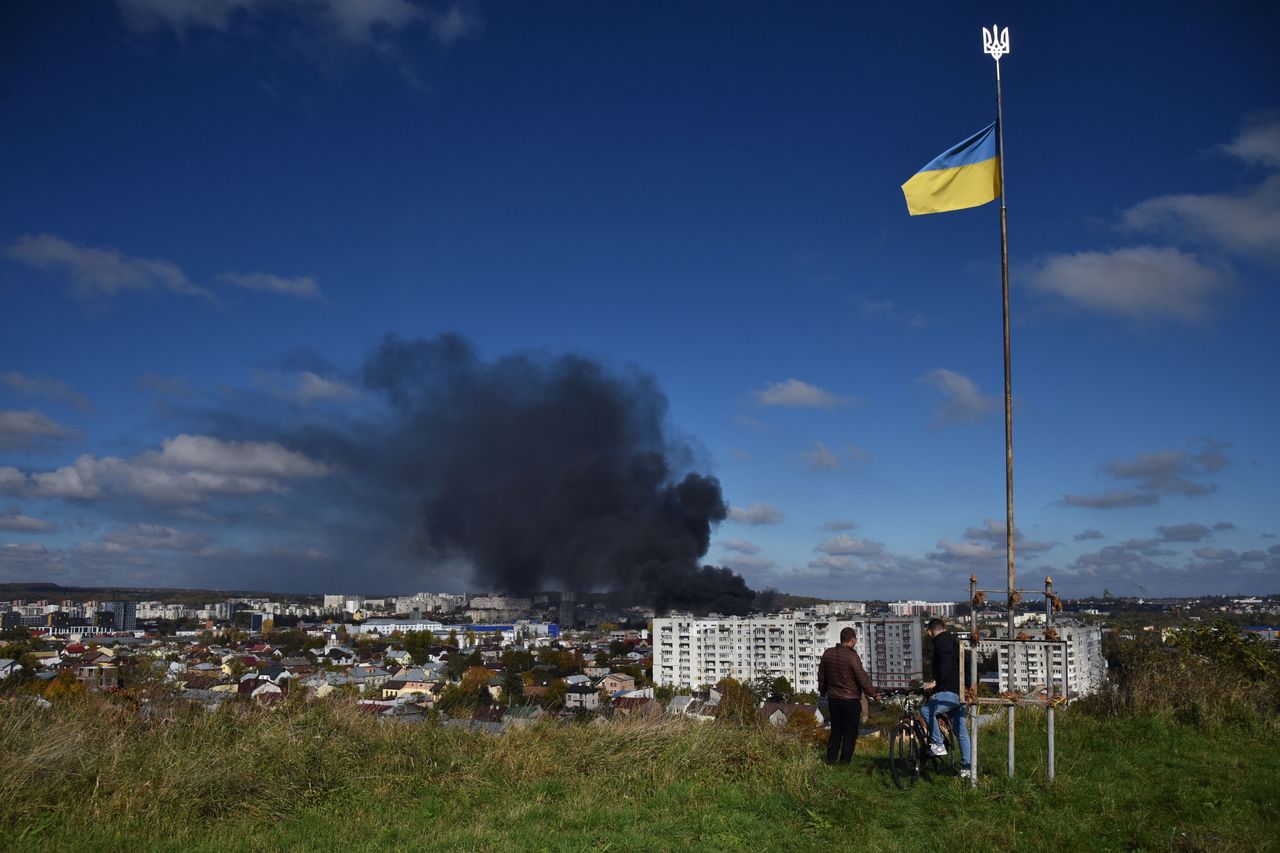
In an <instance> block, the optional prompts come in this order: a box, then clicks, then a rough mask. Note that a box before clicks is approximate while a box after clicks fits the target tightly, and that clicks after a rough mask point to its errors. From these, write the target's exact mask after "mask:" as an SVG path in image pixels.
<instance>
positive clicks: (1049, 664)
mask: <svg viewBox="0 0 1280 853" xmlns="http://www.w3.org/2000/svg"><path fill="white" fill-rule="evenodd" d="M1052 628H1053V578H1052V577H1045V579H1044V630H1045V639H1046V640H1047V639H1049V636H1048V635H1049V631H1050V630H1051V629H1052ZM1045 654H1046V655H1048V658H1049V659H1048V660H1047V661H1046V663H1045V675H1046V676H1047V678H1046V679H1045V680H1046V681H1047V682H1048V690H1047V691H1046V693H1045V698H1046V699H1047V700H1048V702H1049V705H1048V707H1047V708H1045V724H1046V726H1047V727H1048V730H1049V731H1048V737H1049V755H1048V759H1049V760H1048V768H1047V769H1048V773H1049V781H1050V782H1052V781H1053V776H1054V766H1053V759H1054V755H1053V748H1054V732H1053V646H1051V645H1049V644H1048V643H1046V644H1045ZM1062 668H1063V670H1065V669H1066V668H1067V658H1066V655H1065V654H1064V655H1063V656H1062Z"/></svg>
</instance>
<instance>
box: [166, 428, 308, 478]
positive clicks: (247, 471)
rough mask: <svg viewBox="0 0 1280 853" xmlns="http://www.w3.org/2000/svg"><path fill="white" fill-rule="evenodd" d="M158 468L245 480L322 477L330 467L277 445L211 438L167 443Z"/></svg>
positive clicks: (183, 438) (181, 438) (189, 437)
mask: <svg viewBox="0 0 1280 853" xmlns="http://www.w3.org/2000/svg"><path fill="white" fill-rule="evenodd" d="M153 458H154V459H155V461H156V463H157V464H159V465H162V466H165V467H168V468H176V469H182V470H188V471H201V472H208V473H213V474H229V475H234V476H243V477H284V478H291V477H319V476H323V475H324V474H327V473H328V472H329V469H328V467H327V466H325V465H322V464H321V463H319V462H315V461H313V460H311V459H308V458H307V457H306V456H304V455H302V454H301V453H298V452H296V451H293V450H288V449H286V448H284V447H281V446H280V445H279V444H276V443H275V442H262V441H222V440H221V439H217V438H213V437H212V436H207V435H186V434H183V435H179V436H176V437H174V438H169V439H165V441H164V442H163V443H162V444H161V451H160V453H159V454H158V455H157V456H155V457H153Z"/></svg>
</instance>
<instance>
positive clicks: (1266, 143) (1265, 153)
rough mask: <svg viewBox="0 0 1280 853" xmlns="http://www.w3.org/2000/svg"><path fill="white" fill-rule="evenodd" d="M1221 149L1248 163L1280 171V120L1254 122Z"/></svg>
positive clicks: (1267, 119) (1268, 119) (1270, 118)
mask: <svg viewBox="0 0 1280 853" xmlns="http://www.w3.org/2000/svg"><path fill="white" fill-rule="evenodd" d="M1221 148H1222V150H1223V151H1226V152H1227V153H1228V154H1231V155H1232V156H1234V157H1239V158H1240V159H1241V160H1244V161H1245V162H1246V163H1253V164H1255V165H1259V166H1270V167H1271V168H1274V169H1280V119H1277V118H1273V117H1268V118H1265V119H1263V120H1260V121H1256V122H1253V123H1252V124H1250V125H1249V126H1248V127H1246V128H1245V129H1244V130H1242V131H1240V134H1239V135H1238V136H1236V138H1235V139H1233V140H1231V141H1230V142H1228V143H1226V144H1224V145H1222V146H1221Z"/></svg>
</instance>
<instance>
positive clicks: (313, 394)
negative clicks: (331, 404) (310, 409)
mask: <svg viewBox="0 0 1280 853" xmlns="http://www.w3.org/2000/svg"><path fill="white" fill-rule="evenodd" d="M359 396H360V392H359V391H357V390H356V389H355V388H352V387H351V386H350V385H347V384H345V383H343V382H338V381H337V380H335V379H326V378H325V377H323V376H319V375H318V374H315V373H312V372H311V371H309V370H304V371H302V374H301V375H300V376H299V377H298V399H299V400H301V401H303V402H304V403H306V402H311V401H313V400H352V399H355V398H356V397H359Z"/></svg>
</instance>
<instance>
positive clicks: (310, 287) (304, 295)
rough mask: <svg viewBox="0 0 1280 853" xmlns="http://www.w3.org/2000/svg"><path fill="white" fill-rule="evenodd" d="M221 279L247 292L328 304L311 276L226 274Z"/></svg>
mask: <svg viewBox="0 0 1280 853" xmlns="http://www.w3.org/2000/svg"><path fill="white" fill-rule="evenodd" d="M218 278H219V279H221V280H222V281H225V282H227V283H228V284H234V285H235V286H236V287H243V288H244V289H246V290H259V291H264V292H266V293H278V294H281V295H283V296H294V297H297V298H298V299H310V300H312V301H314V302H326V301H327V300H325V298H324V294H323V293H321V292H320V285H318V284H316V280H315V279H314V278H312V277H311V276H309V275H302V276H296V277H294V278H286V277H284V276H279V275H272V274H271V273H265V272H247V273H238V272H224V273H222V274H221V275H220V276H218Z"/></svg>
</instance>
